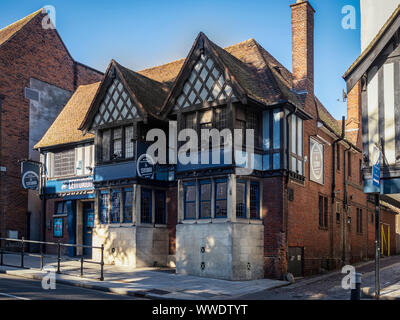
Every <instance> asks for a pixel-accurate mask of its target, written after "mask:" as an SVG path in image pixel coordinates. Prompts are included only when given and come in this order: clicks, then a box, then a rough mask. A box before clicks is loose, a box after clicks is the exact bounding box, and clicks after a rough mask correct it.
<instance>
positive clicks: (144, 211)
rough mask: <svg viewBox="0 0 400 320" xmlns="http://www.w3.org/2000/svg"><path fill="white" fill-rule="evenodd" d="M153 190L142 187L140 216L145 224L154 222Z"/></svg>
mask: <svg viewBox="0 0 400 320" xmlns="http://www.w3.org/2000/svg"><path fill="white" fill-rule="evenodd" d="M151 204H152V190H150V189H142V197H141V202H140V218H141V222H142V223H144V224H150V223H152V208H151Z"/></svg>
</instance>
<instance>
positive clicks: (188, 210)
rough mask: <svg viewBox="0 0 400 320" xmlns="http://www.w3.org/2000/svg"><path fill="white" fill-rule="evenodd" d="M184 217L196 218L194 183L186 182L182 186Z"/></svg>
mask: <svg viewBox="0 0 400 320" xmlns="http://www.w3.org/2000/svg"><path fill="white" fill-rule="evenodd" d="M184 202H185V203H184V205H185V219H196V184H195V183H187V184H185V186H184Z"/></svg>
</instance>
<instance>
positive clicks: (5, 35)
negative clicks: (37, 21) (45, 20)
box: [0, 9, 43, 46]
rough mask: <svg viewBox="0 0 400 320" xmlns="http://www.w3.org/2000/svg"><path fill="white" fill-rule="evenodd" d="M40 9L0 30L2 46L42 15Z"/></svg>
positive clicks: (0, 43)
mask: <svg viewBox="0 0 400 320" xmlns="http://www.w3.org/2000/svg"><path fill="white" fill-rule="evenodd" d="M42 11H43V9H40V10H38V11H36V12H34V13H32V14H30V15H29V16H27V17H25V18H23V19H21V20H18V21H16V22H14V23H13V24H10V25H9V26H7V27H5V28H3V29H1V30H0V46H1V45H2V44H4V43H5V42H7V41H8V40H10V39H11V37H12V36H14V35H15V34H16V33H17V32H18V31H19V30H21V29H22V28H23V27H24V26H25V25H26V24H27V23H28V22H29V21H31V20H32V19H33V18H34V17H36V16H37V15H38V14H40V13H42Z"/></svg>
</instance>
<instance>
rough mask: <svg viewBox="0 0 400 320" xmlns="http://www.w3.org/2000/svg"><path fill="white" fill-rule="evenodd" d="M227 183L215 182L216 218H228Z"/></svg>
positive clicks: (223, 181)
mask: <svg viewBox="0 0 400 320" xmlns="http://www.w3.org/2000/svg"><path fill="white" fill-rule="evenodd" d="M227 186H228V185H227V181H226V180H216V181H215V218H226V217H227V197H228V193H227Z"/></svg>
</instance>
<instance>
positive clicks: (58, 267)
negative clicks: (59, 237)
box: [57, 241, 61, 274]
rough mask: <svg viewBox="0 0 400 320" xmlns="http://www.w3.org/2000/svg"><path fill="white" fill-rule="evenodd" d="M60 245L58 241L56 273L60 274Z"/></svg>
mask: <svg viewBox="0 0 400 320" xmlns="http://www.w3.org/2000/svg"><path fill="white" fill-rule="evenodd" d="M60 269H61V244H60V241H58V242H57V273H58V274H60V273H61V270H60Z"/></svg>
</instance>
